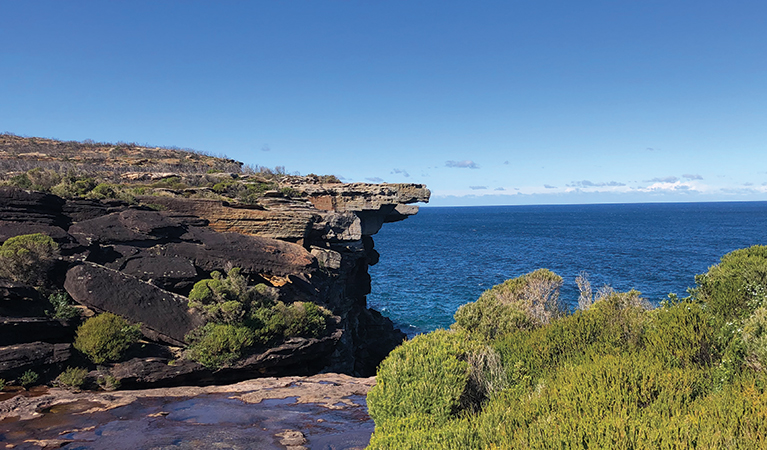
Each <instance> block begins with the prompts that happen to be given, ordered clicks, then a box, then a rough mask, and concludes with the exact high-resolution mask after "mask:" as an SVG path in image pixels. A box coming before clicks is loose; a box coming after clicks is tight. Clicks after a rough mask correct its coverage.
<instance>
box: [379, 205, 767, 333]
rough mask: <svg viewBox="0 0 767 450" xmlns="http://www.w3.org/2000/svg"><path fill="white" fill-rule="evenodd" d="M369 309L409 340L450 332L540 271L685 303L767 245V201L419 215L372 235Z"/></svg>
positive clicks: (571, 288) (568, 284)
mask: <svg viewBox="0 0 767 450" xmlns="http://www.w3.org/2000/svg"><path fill="white" fill-rule="evenodd" d="M373 238H374V240H375V247H376V249H377V250H378V251H379V252H380V254H381V259H380V262H379V263H378V264H377V265H375V266H373V267H371V268H370V274H371V276H372V283H373V286H372V292H371V294H370V295H369V296H368V305H369V306H370V307H372V308H374V309H377V310H379V311H381V312H382V313H383V314H384V315H386V316H388V317H389V318H391V319H392V320H393V321H394V322H395V324H396V325H397V326H398V327H400V328H401V329H402V330H403V331H405V332H407V333H408V334H409V335H410V336H413V335H415V334H418V333H422V332H428V331H431V330H434V329H436V328H445V327H448V326H450V324H451V323H452V322H453V314H454V313H455V311H456V309H457V308H458V306H460V305H462V304H464V303H467V302H471V301H474V300H476V299H477V298H478V297H479V295H480V294H481V293H482V292H483V291H485V290H486V289H489V288H490V287H492V286H493V285H495V284H498V283H501V282H503V281H504V280H506V279H509V278H513V277H517V276H520V275H523V274H525V273H528V272H531V271H533V270H535V269H538V268H547V269H549V270H552V271H554V272H555V273H557V274H559V275H560V276H562V278H564V285H563V288H562V291H561V297H562V299H563V300H564V301H565V303H567V304H568V305H569V306H570V307H575V306H577V299H578V290H577V287H576V284H575V277H576V276H577V275H578V274H579V273H581V272H586V273H588V278H589V280H590V281H591V284H592V287H593V288H594V290H596V289H597V288H599V287H600V286H603V285H605V284H607V285H610V286H611V287H613V288H614V289H615V290H618V291H627V290H630V289H637V290H639V291H641V292H642V295H643V296H644V297H645V298H647V299H648V300H650V301H651V302H653V303H657V302H659V301H661V300H663V299H665V298H667V296H668V294H669V293H676V294H679V295H680V296H685V295H686V291H687V289H688V288H690V287H693V286H695V275H696V274H701V273H705V272H706V271H707V270H708V268H709V267H710V266H712V265H714V264H717V263H718V262H719V259H720V258H721V257H722V256H723V255H724V254H725V253H728V252H730V251H733V250H736V249H739V248H744V247H749V246H752V245H756V244H761V245H765V244H767V202H722V203H651V204H607V205H605V204H603V205H556V206H482V207H422V208H421V210H420V212H419V213H418V214H417V215H415V216H411V217H410V218H408V219H407V220H405V221H402V222H397V223H392V224H386V225H384V227H383V229H382V230H381V231H380V232H379V233H378V234H377V235H375V236H374V237H373Z"/></svg>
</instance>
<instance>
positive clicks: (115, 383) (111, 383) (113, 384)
mask: <svg viewBox="0 0 767 450" xmlns="http://www.w3.org/2000/svg"><path fill="white" fill-rule="evenodd" d="M96 384H98V385H99V387H100V388H101V389H103V390H105V391H115V390H117V389H120V380H118V379H117V378H115V377H114V376H112V375H108V374H107V375H102V374H100V375H99V376H98V378H96Z"/></svg>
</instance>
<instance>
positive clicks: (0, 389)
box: [0, 378, 5, 391]
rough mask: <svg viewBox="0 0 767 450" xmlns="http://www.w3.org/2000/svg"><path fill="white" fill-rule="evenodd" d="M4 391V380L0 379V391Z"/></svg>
mask: <svg viewBox="0 0 767 450" xmlns="http://www.w3.org/2000/svg"><path fill="white" fill-rule="evenodd" d="M3 389H5V378H0V391H2V390H3Z"/></svg>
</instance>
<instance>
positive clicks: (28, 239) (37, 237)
mask: <svg viewBox="0 0 767 450" xmlns="http://www.w3.org/2000/svg"><path fill="white" fill-rule="evenodd" d="M58 250H59V246H58V244H56V243H55V242H54V241H53V239H52V238H51V237H50V236H47V235H45V234H42V233H35V234H24V235H21V236H15V237H11V238H8V239H7V240H6V241H5V242H3V245H2V246H0V276H2V277H6V278H9V279H11V280H14V281H19V282H22V283H28V284H32V285H39V284H40V283H43V282H44V280H45V278H46V275H47V272H48V270H49V269H50V267H51V266H52V265H53V263H54V261H55V259H56V258H57V257H58Z"/></svg>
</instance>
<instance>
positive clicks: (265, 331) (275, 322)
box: [250, 302, 330, 344]
mask: <svg viewBox="0 0 767 450" xmlns="http://www.w3.org/2000/svg"><path fill="white" fill-rule="evenodd" d="M329 317H330V312H329V311H328V310H326V309H325V308H323V307H321V306H317V305H315V304H314V303H309V302H294V303H292V304H290V305H285V304H284V303H283V302H277V303H276V304H275V305H273V306H271V307H261V308H257V309H255V310H254V311H253V313H252V314H251V321H250V322H251V326H252V327H253V328H254V330H255V333H256V337H257V339H258V340H259V341H260V342H261V343H264V344H265V343H267V342H269V341H271V340H274V339H275V338H290V337H299V336H300V337H308V338H312V337H318V336H321V335H322V334H324V333H325V331H326V329H327V320H328V318H329Z"/></svg>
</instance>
